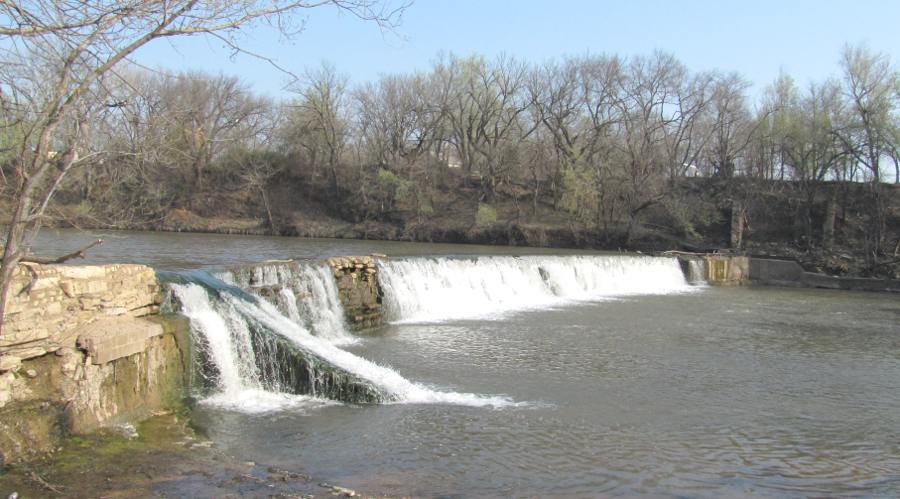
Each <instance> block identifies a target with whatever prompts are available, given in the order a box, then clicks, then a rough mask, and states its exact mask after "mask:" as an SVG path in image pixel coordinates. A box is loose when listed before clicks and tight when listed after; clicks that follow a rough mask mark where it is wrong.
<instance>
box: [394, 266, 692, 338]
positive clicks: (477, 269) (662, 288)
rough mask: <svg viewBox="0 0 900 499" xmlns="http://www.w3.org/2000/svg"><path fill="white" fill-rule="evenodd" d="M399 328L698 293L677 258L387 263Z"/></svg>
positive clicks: (395, 315) (395, 316)
mask: <svg viewBox="0 0 900 499" xmlns="http://www.w3.org/2000/svg"><path fill="white" fill-rule="evenodd" d="M378 275H379V282H380V284H381V286H382V289H383V290H384V297H385V304H386V307H387V310H388V314H389V316H390V318H391V319H392V320H395V321H403V322H433V321H443V320H450V319H459V318H474V317H479V318H490V317H496V316H498V315H499V314H503V313H504V312H510V311H514V310H522V309H528V308H538V307H548V306H555V305H561V304H564V303H567V302H572V301H578V300H602V299H606V298H614V297H619V296H626V295H637V294H667V293H678V292H686V291H689V290H690V289H691V287H690V285H689V284H688V283H687V281H685V278H684V274H683V272H682V271H681V267H680V266H679V264H678V261H677V260H676V259H674V258H657V257H644V256H551V257H547V256H541V257H536V256H535V257H480V258H474V259H473V258H413V259H402V260H382V261H380V262H379V272H378Z"/></svg>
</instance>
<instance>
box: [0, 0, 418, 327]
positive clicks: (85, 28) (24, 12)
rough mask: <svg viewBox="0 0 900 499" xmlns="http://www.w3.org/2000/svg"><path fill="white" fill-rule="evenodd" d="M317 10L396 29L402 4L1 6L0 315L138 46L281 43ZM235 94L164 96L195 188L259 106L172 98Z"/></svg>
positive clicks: (243, 0)
mask: <svg viewBox="0 0 900 499" xmlns="http://www.w3.org/2000/svg"><path fill="white" fill-rule="evenodd" d="M321 6H333V7H337V8H339V9H343V10H345V11H347V12H350V13H352V14H353V15H355V16H357V17H359V18H361V19H363V20H366V21H371V22H374V23H377V24H379V25H381V26H383V27H385V28H390V27H391V26H393V25H394V23H396V22H397V21H398V20H399V15H400V14H401V13H402V10H403V8H404V7H405V5H399V6H397V7H396V9H395V10H390V9H391V5H390V4H389V3H387V2H383V1H378V0H320V1H316V0H313V1H308V0H307V1H280V0H267V1H255V0H237V1H197V0H184V1H179V0H175V1H169V0H167V1H154V0H136V1H115V2H112V1H103V0H100V1H93V0H92V1H79V0H72V1H66V0H37V1H15V2H10V1H5V0H4V1H2V2H0V109H2V112H3V123H2V126H3V132H4V139H6V141H5V143H4V144H3V146H4V147H3V149H4V152H8V153H9V154H8V156H9V157H10V158H11V165H10V166H11V168H10V171H9V175H7V173H6V172H4V179H3V180H4V183H5V187H6V189H5V191H6V193H5V194H6V195H7V196H9V197H10V198H11V199H10V203H11V204H12V205H13V206H14V208H13V213H12V216H11V223H10V225H9V228H8V232H7V234H6V239H5V244H4V252H3V258H2V271H0V317H2V315H3V311H4V309H5V297H6V295H7V292H8V286H9V279H10V276H11V275H12V272H13V270H14V269H15V267H16V264H17V263H18V262H19V261H20V259H21V258H22V257H23V256H25V255H26V253H27V252H28V250H29V245H30V241H31V240H32V239H33V237H34V235H35V233H36V231H37V230H38V228H39V226H40V220H41V217H42V216H43V214H44V212H45V210H46V208H47V206H48V204H49V202H50V200H51V199H52V197H53V195H54V194H55V193H56V192H57V190H58V188H59V186H60V183H61V182H62V181H63V179H64V178H65V177H66V175H67V174H68V173H69V172H70V171H71V170H73V169H75V168H76V167H78V166H79V165H82V164H86V163H88V162H91V161H93V160H95V159H96V158H97V157H98V156H100V155H102V153H103V152H104V150H103V149H102V148H95V147H92V146H97V145H105V144H98V143H97V142H96V138H95V137H92V136H91V133H92V132H93V131H94V129H95V128H96V127H95V126H94V123H96V122H97V121H98V120H99V121H102V120H105V119H107V118H109V117H110V115H112V114H116V113H117V110H118V108H120V107H124V106H126V104H127V102H128V101H118V100H112V99H111V97H112V96H113V95H114V92H113V91H112V90H113V89H118V88H120V87H122V86H123V85H126V86H127V85H129V84H130V83H133V82H129V81H128V79H127V78H124V77H123V76H122V75H120V74H119V72H120V71H122V70H123V69H124V66H123V64H124V63H125V62H126V61H127V59H128V58H129V57H130V56H131V55H132V54H134V52H135V51H136V50H137V49H139V48H140V47H142V46H144V45H145V44H147V43H150V42H152V41H154V40H156V39H160V38H168V37H174V36H190V35H206V36H212V37H215V38H217V39H218V40H221V41H222V42H224V43H225V44H226V45H227V46H229V47H231V49H232V50H234V51H235V52H242V51H243V49H242V45H241V42H242V40H241V35H242V34H243V33H244V32H245V30H246V29H247V28H256V27H266V28H270V29H276V30H278V31H279V32H280V33H282V34H283V35H285V36H288V37H290V36H293V35H296V34H297V33H299V31H300V30H301V29H302V27H303V16H302V14H303V12H304V11H306V10H307V9H311V8H316V7H321ZM256 56H258V57H263V55H260V54H256ZM192 81H194V82H196V81H197V80H196V79H194V80H192V79H191V78H189V77H184V78H182V79H181V81H180V83H179V84H181V85H187V86H190V85H191V82H192ZM199 83H201V84H204V83H205V81H199ZM193 91H196V93H195V94H191V95H188V93H190V92H193ZM242 91H243V90H242V89H240V88H238V85H237V82H236V81H232V82H231V83H229V82H218V84H215V85H213V86H211V87H209V88H205V89H204V88H194V89H191V88H182V89H180V90H179V89H178V88H173V89H171V92H172V93H173V96H172V98H171V99H166V102H165V104H166V105H170V104H171V105H174V106H176V107H178V108H179V109H180V110H187V113H188V114H187V115H186V116H178V113H167V114H166V116H165V118H164V119H165V120H172V121H178V120H182V121H184V123H182V125H183V126H182V127H181V128H180V130H179V132H180V133H181V134H182V135H183V136H182V137H180V139H181V140H182V142H181V144H176V143H171V142H170V143H171V144H173V145H176V147H178V150H179V153H182V154H185V155H188V156H190V158H191V160H190V162H191V163H192V164H193V168H194V172H193V173H194V175H193V179H192V181H193V182H194V183H195V184H202V181H203V174H204V170H205V169H206V167H207V165H208V163H209V161H210V160H211V159H212V157H213V156H214V155H215V153H216V148H217V147H219V145H220V142H219V141H220V140H223V139H224V137H226V136H228V135H229V134H230V133H232V131H233V129H234V128H235V127H238V126H241V127H244V126H245V124H244V123H243V122H244V121H249V120H253V119H255V118H256V116H255V115H256V114H258V113H257V112H256V110H258V108H259V107H258V106H256V105H255V104H253V103H252V102H250V101H251V100H252V99H251V100H248V99H241V100H242V101H243V104H242V105H247V107H246V108H245V109H223V108H208V107H207V108H203V107H202V106H203V104H206V103H207V102H201V103H197V102H194V103H190V102H179V101H178V99H177V97H178V93H179V92H180V93H181V97H182V98H184V99H192V98H195V97H197V98H198V99H200V100H202V99H203V97H202V96H200V97H198V95H197V94H204V93H208V92H225V93H226V94H227V93H229V92H231V93H234V92H238V93H240V92H242ZM211 97H214V99H212V100H213V101H214V102H215V103H216V104H218V105H219V106H230V105H231V103H232V99H231V97H232V95H213V96H211ZM146 104H148V105H149V104H150V103H146ZM229 120H231V121H229ZM238 122H241V123H238ZM135 131H136V130H135Z"/></svg>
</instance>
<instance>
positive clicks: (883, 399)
mask: <svg viewBox="0 0 900 499" xmlns="http://www.w3.org/2000/svg"><path fill="white" fill-rule="evenodd" d="M67 234H68V233H64V234H63V235H62V236H59V235H54V234H53V233H47V234H45V235H43V236H42V237H44V238H45V239H43V240H42V241H43V243H44V246H43V247H44V248H45V249H46V250H48V251H59V250H62V249H65V248H67V247H68V248H74V247H77V246H79V245H80V243H81V241H80V240H78V241H71V240H69V239H68V236H67ZM85 237H86V238H87V239H88V240H89V238H90V236H85ZM101 248H102V249H103V251H104V252H99V251H98V252H96V253H93V252H92V260H91V261H110V260H112V261H116V260H122V259H125V260H126V261H135V262H139V263H149V264H152V265H156V266H158V267H164V268H175V269H179V268H195V267H199V266H216V265H226V264H233V263H240V262H249V261H259V260H265V259H270V258H275V259H279V258H292V257H298V256H324V255H328V254H352V253H369V252H372V251H377V252H384V253H390V254H471V253H476V254H477V253H481V254H488V253H491V254H498V253H504V252H505V253H509V251H508V250H509V249H508V248H487V247H476V246H454V245H421V244H420V245H409V244H402V243H399V244H396V245H391V244H390V243H373V242H365V241H336V240H302V239H279V238H257V237H233V236H201V235H186V234H145V233H111V235H110V236H109V237H108V243H106V244H104V245H103V246H102V247H101ZM99 249H100V248H98V250H99ZM523 252H525V253H530V252H536V251H535V250H523ZM898 324H900V300H898V299H897V296H896V295H884V294H874V293H846V292H835V291H820V290H786V289H777V288H704V289H701V290H700V291H698V292H694V293H686V294H674V295H656V296H630V297H626V298H620V299H616V300H607V301H603V302H598V303H582V304H577V305H573V304H561V305H560V306H558V307H556V308H549V309H544V310H528V311H520V312H514V313H509V314H505V315H503V317H502V318H498V319H497V320H485V319H484V318H481V319H478V320H446V321H444V322H438V323H428V324H425V323H418V324H417V323H403V324H396V325H391V326H386V327H383V328H380V329H378V330H375V331H373V332H371V333H370V335H369V336H367V337H366V338H365V339H364V340H363V341H361V342H360V343H358V344H355V345H353V346H350V347H345V348H346V349H347V350H349V351H351V352H352V353H354V354H356V355H359V356H362V357H364V358H366V359H369V360H372V361H375V362H378V363H380V364H383V365H389V366H391V367H393V368H394V369H395V370H396V371H397V372H398V373H400V374H401V375H403V376H405V377H407V378H409V379H415V380H417V381H420V382H424V383H427V384H429V385H430V386H432V387H433V388H435V389H438V390H442V391H456V392H465V393H487V394H503V395H506V396H508V397H510V398H512V399H513V400H516V401H522V402H527V404H525V406H524V407H505V408H500V409H492V408H485V407H466V406H453V405H431V404H390V405H371V406H349V405H341V404H328V405H324V406H322V405H314V406H310V407H306V406H303V405H299V406H297V407H292V408H290V409H289V410H281V411H277V412H270V413H264V414H246V413H241V412H234V411H227V410H218V409H213V408H209V407H206V408H202V407H201V408H200V409H198V411H196V412H195V415H194V417H195V421H196V422H197V424H198V425H199V426H200V427H201V428H202V429H203V430H204V431H205V432H207V433H208V434H209V436H211V437H212V438H213V440H214V441H215V442H216V443H217V445H219V446H221V447H222V448H223V449H225V450H226V451H227V452H229V453H230V454H232V455H235V456H238V457H239V458H241V459H246V460H253V461H255V462H257V463H260V464H261V465H266V466H277V467H280V468H286V469H300V470H304V471H306V472H309V473H310V474H311V475H313V476H315V477H318V478H320V479H323V480H328V481H335V482H337V483H340V484H342V485H344V486H348V487H351V488H359V489H361V490H366V491H370V492H373V493H385V494H395V495H412V496H450V497H458V496H467V497H468V496H550V495H552V496H577V497H583V496H597V495H626V496H635V495H639V496H691V497H693V496H706V497H721V496H746V495H755V496H778V497H808V496H859V497H897V496H900V325H898Z"/></svg>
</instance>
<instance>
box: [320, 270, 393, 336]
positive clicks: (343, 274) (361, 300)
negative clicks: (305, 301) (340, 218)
mask: <svg viewBox="0 0 900 499" xmlns="http://www.w3.org/2000/svg"><path fill="white" fill-rule="evenodd" d="M326 262H327V263H328V266H330V267H331V271H332V272H333V273H334V278H335V279H336V280H337V287H338V294H339V296H340V298H341V304H342V305H343V306H344V311H345V312H346V314H347V320H348V322H349V323H350V325H351V326H352V327H353V328H354V329H363V328H367V327H374V326H379V325H381V324H383V322H384V314H383V310H382V292H381V287H380V286H379V285H378V275H377V274H378V268H377V267H376V266H375V259H374V258H373V257H372V256H345V257H335V258H329V259H328V260H326Z"/></svg>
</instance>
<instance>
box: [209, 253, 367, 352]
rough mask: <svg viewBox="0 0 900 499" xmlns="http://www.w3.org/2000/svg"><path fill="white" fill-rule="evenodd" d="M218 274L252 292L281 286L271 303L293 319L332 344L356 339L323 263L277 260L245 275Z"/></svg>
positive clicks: (336, 290) (256, 267)
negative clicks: (287, 262)
mask: <svg viewBox="0 0 900 499" xmlns="http://www.w3.org/2000/svg"><path fill="white" fill-rule="evenodd" d="M219 277H220V278H221V279H222V280H223V281H226V282H227V283H229V284H232V285H235V286H238V287H240V288H241V289H244V290H246V291H248V292H251V293H254V291H255V289H259V288H264V287H267V288H273V287H274V288H280V289H279V291H278V296H277V297H276V301H275V302H274V303H275V304H276V305H278V306H279V307H280V309H281V310H282V311H283V312H284V313H285V315H287V316H288V317H289V318H290V319H291V320H292V321H293V322H295V323H298V324H303V325H304V326H305V327H306V329H307V330H309V331H312V332H313V334H315V336H318V337H319V338H324V339H327V340H328V341H330V342H332V343H334V344H335V345H351V344H354V343H358V342H359V339H358V338H356V337H354V336H352V335H351V334H350V333H349V332H348V331H349V328H348V327H347V323H346V319H345V318H344V309H343V307H342V305H341V301H340V298H339V296H338V289H337V284H336V283H335V280H334V276H332V275H331V269H330V268H329V267H328V266H327V265H325V264H318V265H316V264H305V263H298V264H292V263H291V264H285V263H283V262H276V263H270V264H261V265H257V266H255V267H253V268H252V274H250V275H248V276H237V275H235V274H234V273H233V272H226V273H224V274H221V275H219ZM254 294H256V293H254ZM263 299H265V298H263Z"/></svg>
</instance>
